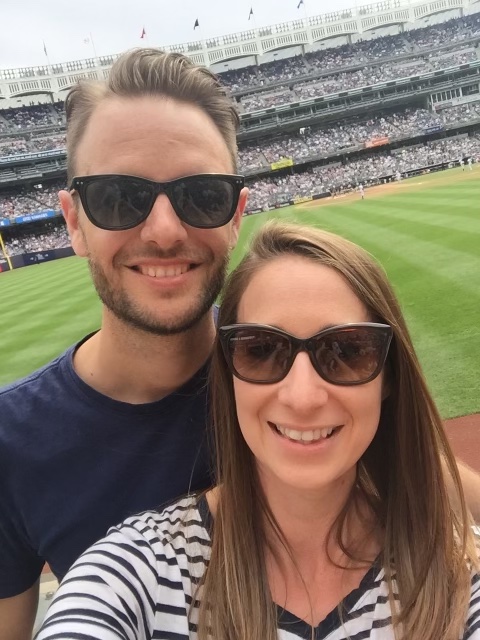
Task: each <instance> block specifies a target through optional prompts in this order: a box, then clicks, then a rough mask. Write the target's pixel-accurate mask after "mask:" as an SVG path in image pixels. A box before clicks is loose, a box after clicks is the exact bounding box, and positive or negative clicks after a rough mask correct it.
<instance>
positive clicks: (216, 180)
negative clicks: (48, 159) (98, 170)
mask: <svg viewBox="0 0 480 640" xmlns="http://www.w3.org/2000/svg"><path fill="white" fill-rule="evenodd" d="M243 186H244V179H243V176H236V175H223V174H217V173H206V174H198V175H193V176H186V177H184V178H177V179H176V180H170V181H169V182H154V181H153V180H147V179H146V178H137V177H135V176H126V175H113V174H109V175H98V176H83V177H77V178H73V180H72V183H71V185H70V191H73V190H75V191H76V192H77V193H78V195H79V196H80V201H81V203H82V206H83V208H84V210H85V213H86V214H87V217H88V219H89V220H90V222H91V223H92V224H94V225H95V226H96V227H100V229H107V230H108V231H122V230H124V229H132V228H133V227H136V226H137V225H139V224H141V223H142V222H144V220H146V219H147V217H148V215H149V214H150V212H151V210H152V209H153V205H154V203H155V200H156V199H157V197H158V196H159V194H161V193H165V194H166V195H167V197H168V199H169V200H170V203H171V205H172V207H173V209H174V210H175V213H176V214H177V216H178V217H179V218H180V220H181V221H182V222H184V223H185V224H188V225H190V226H191V227H197V228H199V229H214V228H216V227H223V226H224V225H226V224H227V222H230V220H231V219H232V218H233V215H234V213H235V211H236V209H237V206H238V200H239V197H240V191H241V190H242V188H243Z"/></svg>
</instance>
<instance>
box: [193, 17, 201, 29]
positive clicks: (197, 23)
mask: <svg viewBox="0 0 480 640" xmlns="http://www.w3.org/2000/svg"><path fill="white" fill-rule="evenodd" d="M199 26H200V23H199V22H198V18H197V19H196V20H195V24H194V25H193V30H194V31H195V29H196V28H197V27H199Z"/></svg>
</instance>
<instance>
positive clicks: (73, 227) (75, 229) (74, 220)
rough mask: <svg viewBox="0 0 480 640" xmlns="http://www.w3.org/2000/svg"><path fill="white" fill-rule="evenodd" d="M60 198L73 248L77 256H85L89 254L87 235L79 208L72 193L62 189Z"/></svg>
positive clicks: (59, 193)
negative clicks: (80, 219) (79, 220)
mask: <svg viewBox="0 0 480 640" xmlns="http://www.w3.org/2000/svg"><path fill="white" fill-rule="evenodd" d="M58 198H59V200H60V206H61V207H62V211H63V217H64V218H65V223H66V225H67V230H68V235H69V236H70V241H71V243H72V248H73V250H74V251H75V253H76V254H77V256H80V257H82V258H85V257H86V256H87V255H88V251H87V246H86V243H85V236H84V234H83V231H82V229H81V228H80V224H79V222H78V209H77V206H76V204H75V201H74V199H73V197H72V194H71V193H69V192H68V191H64V190H62V191H59V192H58Z"/></svg>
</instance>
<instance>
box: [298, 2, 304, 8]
mask: <svg viewBox="0 0 480 640" xmlns="http://www.w3.org/2000/svg"><path fill="white" fill-rule="evenodd" d="M302 4H303V0H300V2H299V3H298V4H297V9H300V7H301V6H302Z"/></svg>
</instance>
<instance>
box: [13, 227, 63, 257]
mask: <svg viewBox="0 0 480 640" xmlns="http://www.w3.org/2000/svg"><path fill="white" fill-rule="evenodd" d="M69 246H70V238H69V237H68V233H67V228H66V226H65V224H64V223H61V222H48V223H46V224H45V225H44V226H43V228H42V230H41V231H37V232H35V233H26V234H22V235H21V236H18V237H16V238H14V239H12V240H7V241H6V242H5V250H6V251H7V254H8V255H9V256H14V255H20V254H23V253H35V252H36V251H47V250H48V249H61V248H63V247H69ZM3 258H4V254H3V251H2V250H1V249H0V260H1V259H3Z"/></svg>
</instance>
